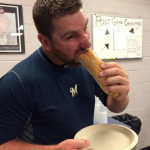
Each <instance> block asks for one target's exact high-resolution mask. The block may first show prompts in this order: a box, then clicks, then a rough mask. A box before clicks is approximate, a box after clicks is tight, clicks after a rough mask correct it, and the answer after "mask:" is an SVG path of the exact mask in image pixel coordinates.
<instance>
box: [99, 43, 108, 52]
mask: <svg viewBox="0 0 150 150" xmlns="http://www.w3.org/2000/svg"><path fill="white" fill-rule="evenodd" d="M106 47H107V49H109V44H105V47H104V48H106ZM104 48H103V49H104ZM103 49H102V50H103ZM102 50H101V51H102Z"/></svg>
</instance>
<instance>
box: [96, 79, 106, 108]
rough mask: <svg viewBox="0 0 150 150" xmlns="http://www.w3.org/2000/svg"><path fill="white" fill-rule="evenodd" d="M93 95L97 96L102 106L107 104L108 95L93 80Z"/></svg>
mask: <svg viewBox="0 0 150 150" xmlns="http://www.w3.org/2000/svg"><path fill="white" fill-rule="evenodd" d="M95 96H97V97H98V98H99V99H100V101H101V102H102V103H103V105H104V106H107V97H108V95H107V94H106V93H105V92H104V91H103V90H102V89H101V88H100V86H99V85H98V84H97V83H96V82H95Z"/></svg>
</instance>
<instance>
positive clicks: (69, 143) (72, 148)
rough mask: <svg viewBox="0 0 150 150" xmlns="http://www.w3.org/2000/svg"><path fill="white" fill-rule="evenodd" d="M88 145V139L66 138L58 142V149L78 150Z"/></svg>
mask: <svg viewBox="0 0 150 150" xmlns="http://www.w3.org/2000/svg"><path fill="white" fill-rule="evenodd" d="M89 146H90V141H88V140H82V139H81V140H77V139H68V140H65V141H63V142H61V143H59V144H58V147H59V150H79V149H83V148H87V147H89Z"/></svg>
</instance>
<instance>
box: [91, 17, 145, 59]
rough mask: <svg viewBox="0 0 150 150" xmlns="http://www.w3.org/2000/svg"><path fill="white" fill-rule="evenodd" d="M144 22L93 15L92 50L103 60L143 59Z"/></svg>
mask: <svg viewBox="0 0 150 150" xmlns="http://www.w3.org/2000/svg"><path fill="white" fill-rule="evenodd" d="M142 31H143V20H142V19H135V18H125V17H115V16H105V15H101V14H92V49H93V50H94V51H95V52H96V53H97V54H98V55H99V57H100V58H101V59H125V58H142Z"/></svg>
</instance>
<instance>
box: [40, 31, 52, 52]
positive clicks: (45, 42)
mask: <svg viewBox="0 0 150 150" xmlns="http://www.w3.org/2000/svg"><path fill="white" fill-rule="evenodd" d="M37 37H38V39H39V41H40V42H41V44H42V46H43V47H44V48H45V50H47V51H51V44H50V40H49V39H48V38H47V37H46V36H44V35H42V34H40V33H38V36H37Z"/></svg>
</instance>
